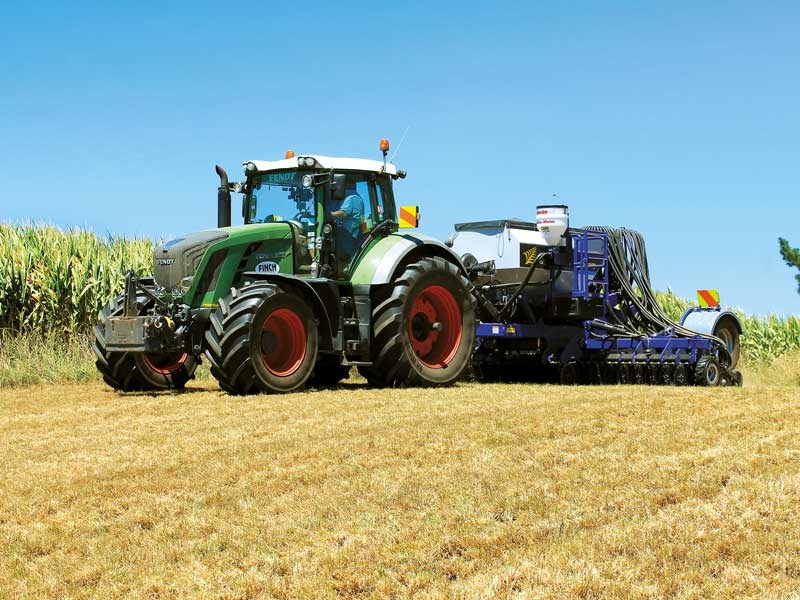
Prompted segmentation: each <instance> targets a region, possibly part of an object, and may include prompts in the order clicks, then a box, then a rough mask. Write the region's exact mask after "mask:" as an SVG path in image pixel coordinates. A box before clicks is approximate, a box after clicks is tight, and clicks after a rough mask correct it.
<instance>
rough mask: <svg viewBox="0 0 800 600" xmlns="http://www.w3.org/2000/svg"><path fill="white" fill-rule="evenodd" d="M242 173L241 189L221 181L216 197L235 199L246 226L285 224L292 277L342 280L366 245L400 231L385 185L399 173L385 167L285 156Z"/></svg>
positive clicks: (400, 175)
mask: <svg viewBox="0 0 800 600" xmlns="http://www.w3.org/2000/svg"><path fill="white" fill-rule="evenodd" d="M381 148H382V149H383V146H382V147H381ZM386 148H387V149H388V143H387V145H386ZM384 155H385V152H384ZM244 171H245V176H246V180H245V181H244V182H241V183H236V184H233V185H229V184H227V181H226V178H223V181H222V186H221V187H220V193H221V194H222V193H225V192H227V193H228V195H229V193H230V191H237V192H239V193H241V194H242V218H243V220H244V223H245V225H251V224H257V223H289V225H290V226H291V228H292V234H293V241H294V254H295V257H296V260H295V265H296V274H298V275H310V276H312V277H317V276H323V277H330V278H336V279H342V278H346V276H347V274H348V269H349V268H350V266H351V265H354V264H355V262H356V261H357V259H358V258H359V257H360V255H361V254H362V253H363V252H362V251H363V250H364V249H365V248H366V247H367V246H369V245H370V242H371V241H372V240H374V239H376V238H378V237H380V235H381V234H384V235H385V234H389V233H391V232H393V231H394V230H396V229H397V228H398V227H399V226H400V224H399V223H398V216H397V210H396V207H395V200H394V194H393V189H392V181H393V180H394V179H397V178H403V177H405V172H403V171H400V170H398V169H397V168H396V167H395V165H393V164H391V163H387V162H385V161H377V160H367V159H354V158H336V157H329V156H321V155H304V156H295V155H294V152H292V151H289V152H287V153H286V158H284V159H283V160H278V161H249V162H246V163H244ZM224 188H227V189H224ZM222 212H224V211H222ZM227 224H229V222H227V223H226V222H222V223H220V226H225V225H227ZM413 226H416V223H413ZM354 259H355V260H354Z"/></svg>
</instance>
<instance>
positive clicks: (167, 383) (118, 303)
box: [92, 294, 197, 392]
mask: <svg viewBox="0 0 800 600" xmlns="http://www.w3.org/2000/svg"><path fill="white" fill-rule="evenodd" d="M124 300H125V298H124V295H120V296H117V297H116V298H114V299H113V300H112V301H111V302H109V303H108V306H106V307H105V308H104V309H103V310H101V311H100V313H99V315H98V317H99V320H100V322H99V323H98V324H97V325H96V326H95V328H94V337H95V341H94V344H93V345H92V350H94V353H95V357H96V358H97V360H96V361H95V365H96V366H97V370H98V371H100V374H101V375H102V376H103V381H105V382H106V383H107V384H108V385H110V386H111V387H112V388H114V389H115V390H119V391H121V392H136V391H145V390H174V389H181V388H183V387H184V386H185V385H186V382H187V381H189V380H190V379H192V378H194V372H195V369H196V368H197V358H196V357H194V356H192V355H191V354H188V353H184V352H182V353H179V354H155V353H143V352H107V351H106V349H105V345H106V344H105V330H106V323H107V322H108V318H109V317H119V316H122V314H123V312H124V310H125V305H124ZM136 300H137V304H138V306H139V307H140V311H139V314H142V313H143V312H144V311H145V310H146V309H147V305H148V304H149V303H150V302H151V301H150V299H149V298H148V297H147V296H145V295H144V294H139V295H137V297H136Z"/></svg>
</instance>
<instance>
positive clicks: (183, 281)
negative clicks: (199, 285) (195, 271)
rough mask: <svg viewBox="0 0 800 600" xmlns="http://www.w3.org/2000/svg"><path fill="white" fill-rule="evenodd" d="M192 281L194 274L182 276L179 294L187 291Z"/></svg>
mask: <svg viewBox="0 0 800 600" xmlns="http://www.w3.org/2000/svg"><path fill="white" fill-rule="evenodd" d="M193 281H194V275H192V276H190V277H184V278H183V279H181V285H180V290H181V294H185V293H186V292H188V291H189V288H190V287H192V282H193Z"/></svg>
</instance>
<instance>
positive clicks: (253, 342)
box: [94, 140, 475, 394]
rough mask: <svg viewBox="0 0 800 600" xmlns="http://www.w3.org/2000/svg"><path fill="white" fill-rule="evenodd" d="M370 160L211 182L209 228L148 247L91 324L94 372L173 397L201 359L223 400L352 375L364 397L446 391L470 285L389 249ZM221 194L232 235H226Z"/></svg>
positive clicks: (279, 165)
mask: <svg viewBox="0 0 800 600" xmlns="http://www.w3.org/2000/svg"><path fill="white" fill-rule="evenodd" d="M380 149H381V151H382V153H383V160H382V161H381V160H366V159H355V158H332V157H327V156H317V155H302V156H295V155H294V153H293V152H292V151H289V152H287V153H286V158H285V159H283V160H277V161H250V162H246V163H244V175H245V179H244V181H241V182H229V181H228V176H227V174H226V173H225V171H224V170H223V169H222V168H221V167H219V166H218V167H217V168H216V170H217V174H218V175H219V178H220V186H219V190H218V229H214V230H210V231H202V232H199V233H194V234H191V235H186V236H184V237H180V238H178V239H174V240H171V241H169V242H167V243H165V244H163V245H161V246H160V247H158V248H156V250H155V256H154V264H153V277H152V278H151V277H138V276H137V274H136V273H133V272H129V273H128V274H127V276H126V281H125V288H124V290H123V293H122V294H121V295H120V296H119V297H118V298H116V299H114V300H112V301H111V303H110V304H109V305H108V306H107V307H106V308H105V309H104V310H103V311H102V312H101V313H100V322H99V324H98V325H97V327H96V328H95V337H96V343H95V344H94V350H95V353H96V355H97V367H98V369H99V370H100V372H101V373H102V375H103V378H104V379H105V381H106V382H107V383H108V384H109V385H110V386H112V387H113V388H115V389H118V390H126V391H127V390H139V389H167V388H181V387H183V386H184V385H185V384H186V382H187V381H188V380H189V379H190V378H192V377H193V375H194V372H195V369H196V368H197V365H198V363H199V361H200V360H201V357H202V356H205V357H206V358H207V359H208V361H209V363H210V367H211V373H212V374H213V375H214V377H216V378H217V380H218V381H219V384H220V387H222V389H224V390H226V391H228V392H230V393H234V394H246V393H251V392H257V391H264V392H288V391H291V390H294V389H297V388H298V387H300V386H303V385H304V384H306V383H310V384H311V385H316V386H323V385H333V384H335V383H337V382H339V381H340V380H341V379H343V378H345V377H347V376H348V373H349V372H350V369H351V367H352V366H357V367H358V369H359V371H360V372H361V374H362V375H363V376H364V377H366V379H367V380H368V381H369V383H370V384H372V385H374V386H398V385H437V384H448V383H451V382H453V381H454V380H456V379H457V378H458V377H459V376H460V375H461V373H462V372H463V371H464V368H465V367H466V366H467V365H468V364H469V361H470V357H471V354H472V350H473V347H474V341H475V320H474V319H475V310H474V296H473V294H472V292H471V289H472V286H471V285H470V283H469V281H468V280H467V279H466V270H465V269H464V267H463V265H462V264H461V260H460V258H459V257H458V256H457V255H456V254H455V253H454V252H453V251H452V250H450V249H449V248H447V246H445V245H444V244H443V243H442V242H440V241H437V240H435V239H433V238H429V237H427V236H423V235H419V234H414V235H411V234H409V233H405V234H401V233H400V232H399V228H400V226H401V225H402V226H407V227H410V228H413V227H416V226H417V223H418V211H417V208H416V207H403V208H402V209H401V210H400V214H399V215H398V210H397V207H396V205H395V197H394V191H393V186H392V184H393V182H394V181H395V180H397V179H402V178H404V177H405V176H406V174H405V172H403V171H401V170H399V169H397V167H396V166H395V165H393V164H392V163H390V162H387V161H386V154H387V152H388V150H389V143H388V141H387V140H381V144H380ZM231 192H235V193H240V194H241V195H242V217H243V219H244V225H243V226H240V227H231Z"/></svg>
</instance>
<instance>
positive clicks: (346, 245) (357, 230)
mask: <svg viewBox="0 0 800 600" xmlns="http://www.w3.org/2000/svg"><path fill="white" fill-rule="evenodd" d="M330 216H331V218H332V219H335V220H336V247H337V250H338V251H339V252H340V253H341V255H342V256H343V257H347V260H348V261H349V259H350V258H352V256H353V254H355V251H356V250H357V249H358V244H359V239H360V238H361V225H362V221H363V220H364V200H363V199H362V198H361V196H359V195H358V191H357V190H356V186H355V183H349V182H348V184H347V187H346V188H345V198H344V200H342V204H341V206H339V208H338V209H337V210H332V211H331V212H330Z"/></svg>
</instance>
